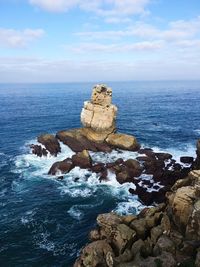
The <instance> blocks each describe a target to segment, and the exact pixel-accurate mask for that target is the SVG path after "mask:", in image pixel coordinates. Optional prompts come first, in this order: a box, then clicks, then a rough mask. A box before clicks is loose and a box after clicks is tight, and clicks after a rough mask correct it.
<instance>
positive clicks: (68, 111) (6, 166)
mask: <svg viewBox="0 0 200 267" xmlns="http://www.w3.org/2000/svg"><path fill="white" fill-rule="evenodd" d="M108 85H109V86H111V87H113V103H115V104H116V105H117V106H118V107H119V112H118V118H117V126H118V129H119V131H120V132H124V133H128V134H133V135H135V136H136V137H137V138H138V140H139V142H140V143H141V144H142V145H143V146H147V147H151V148H153V149H154V150H155V151H164V152H170V153H171V154H172V155H173V157H174V158H175V159H177V160H179V157H180V156H186V155H191V156H194V155H195V142H196V140H197V139H198V138H199V137H200V130H199V129H200V127H199V114H200V105H199V103H200V82H135V83H134V82H130V83H108ZM92 86H93V84H91V83H88V84H86V83H83V84H81V83H79V84H35V85H30V84H29V85H25V84H17V85H14V84H12V85H9V84H4V85H3V84H2V85H0V114H1V116H0V239H1V247H0V266H28V267H29V266H40V267H43V266H56V267H57V266H67V267H69V266H72V264H73V262H74V260H75V258H76V257H77V254H78V252H79V250H80V248H81V247H82V246H83V245H84V244H85V243H86V242H87V240H88V239H87V235H88V232H89V231H90V230H91V229H92V228H93V227H94V226H95V219H96V216H97V215H98V214H99V213H104V212H109V211H111V210H115V211H117V212H119V213H121V214H127V213H137V212H138V211H139V210H140V209H141V208H142V207H143V206H142V205H141V203H140V202H138V199H137V196H132V195H130V194H129V193H128V188H130V187H132V188H133V186H134V185H130V184H124V185H123V186H122V185H119V184H118V183H117V182H116V179H115V177H114V176H113V174H110V175H109V181H108V182H103V183H99V181H98V177H97V175H96V174H92V173H91V172H89V171H87V170H80V169H79V168H75V169H74V170H73V171H72V172H71V173H69V174H67V175H65V177H64V178H65V179H64V180H63V181H58V180H55V179H53V178H51V177H50V176H48V175H47V172H48V170H49V168H50V166H51V165H52V163H53V162H55V161H57V160H62V159H64V158H66V157H68V156H71V155H73V152H72V151H71V150H70V149H69V148H68V147H66V146H64V145H62V153H60V154H59V155H58V157H57V158H56V159H55V158H54V157H52V156H48V157H47V158H41V159H40V158H37V157H36V156H34V155H32V154H30V151H29V148H28V144H30V143H32V142H35V140H36V137H37V136H38V135H39V134H41V133H46V132H48V133H56V132H57V131H59V130H61V129H70V128H77V127H80V119H79V117H80V112H81V108H82V105H83V101H85V100H87V99H89V98H90V93H91V87H92ZM91 155H92V158H93V159H94V160H95V161H102V162H112V161H113V160H115V159H117V158H119V157H120V158H124V159H128V158H135V157H136V156H137V153H134V152H128V151H113V152H112V153H110V154H107V153H91ZM150 178H151V177H143V179H150Z"/></svg>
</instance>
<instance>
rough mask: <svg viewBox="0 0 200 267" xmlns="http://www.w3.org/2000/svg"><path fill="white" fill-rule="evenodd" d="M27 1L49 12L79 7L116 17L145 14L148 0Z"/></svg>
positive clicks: (105, 15)
mask: <svg viewBox="0 0 200 267" xmlns="http://www.w3.org/2000/svg"><path fill="white" fill-rule="evenodd" d="M29 3H30V4H32V5H35V6H37V7H39V8H42V9H44V10H46V11H51V12H66V11H68V10H69V9H71V8H76V7H78V8H80V9H82V10H85V11H90V12H93V13H95V14H97V15H99V16H103V17H112V20H113V21H115V22H116V17H121V16H130V15H134V14H146V13H148V11H147V10H146V6H147V5H148V4H149V3H150V0H123V1H122V0H93V1H91V0H84V1H82V0H29Z"/></svg>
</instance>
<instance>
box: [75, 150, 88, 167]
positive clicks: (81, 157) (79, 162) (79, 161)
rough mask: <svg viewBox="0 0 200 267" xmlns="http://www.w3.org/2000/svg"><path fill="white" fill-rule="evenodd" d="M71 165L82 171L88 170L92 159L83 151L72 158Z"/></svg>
mask: <svg viewBox="0 0 200 267" xmlns="http://www.w3.org/2000/svg"><path fill="white" fill-rule="evenodd" d="M72 163H73V165H74V166H78V167H80V168H83V169H87V168H88V169H89V168H90V167H92V159H91V157H90V154H89V152H88V151H87V150H83V151H82V152H79V153H77V154H75V155H73V156H72Z"/></svg>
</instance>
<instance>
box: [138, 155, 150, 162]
mask: <svg viewBox="0 0 200 267" xmlns="http://www.w3.org/2000/svg"><path fill="white" fill-rule="evenodd" d="M136 160H139V161H151V160H152V159H151V158H150V157H147V156H139V157H137V158H136Z"/></svg>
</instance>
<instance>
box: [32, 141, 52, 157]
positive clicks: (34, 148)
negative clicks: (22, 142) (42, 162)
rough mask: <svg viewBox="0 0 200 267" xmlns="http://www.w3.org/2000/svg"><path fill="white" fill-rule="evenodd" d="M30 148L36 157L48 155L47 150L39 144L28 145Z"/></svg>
mask: <svg viewBox="0 0 200 267" xmlns="http://www.w3.org/2000/svg"><path fill="white" fill-rule="evenodd" d="M30 148H31V150H32V153H33V154H35V155H36V156H38V157H40V158H41V157H42V156H47V155H48V151H47V150H46V149H45V148H42V146H40V145H34V144H32V145H30Z"/></svg>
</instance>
